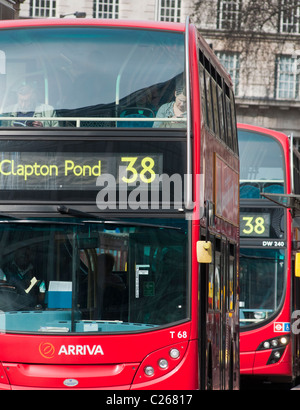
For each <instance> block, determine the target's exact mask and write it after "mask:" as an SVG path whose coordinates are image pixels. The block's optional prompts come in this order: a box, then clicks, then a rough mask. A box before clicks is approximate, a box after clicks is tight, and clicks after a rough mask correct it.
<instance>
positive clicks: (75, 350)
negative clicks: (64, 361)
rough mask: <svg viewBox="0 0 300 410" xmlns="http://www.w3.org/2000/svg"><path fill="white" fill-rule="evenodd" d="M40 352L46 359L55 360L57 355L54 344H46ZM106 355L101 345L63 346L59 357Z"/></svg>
mask: <svg viewBox="0 0 300 410" xmlns="http://www.w3.org/2000/svg"><path fill="white" fill-rule="evenodd" d="M39 352H40V354H41V356H43V357H44V358H45V359H53V358H54V355H55V347H54V346H53V344H52V343H49V342H45V343H41V344H40V346H39ZM98 354H100V355H102V356H103V355H104V352H103V350H102V347H101V346H100V345H94V346H89V345H68V346H66V345H62V346H61V347H60V349H59V352H58V356H62V355H65V356H97V355H98Z"/></svg>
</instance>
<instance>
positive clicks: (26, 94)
mask: <svg viewBox="0 0 300 410" xmlns="http://www.w3.org/2000/svg"><path fill="white" fill-rule="evenodd" d="M3 116H7V117H16V119H15V120H12V121H2V127H58V125H59V124H58V121H57V120H53V121H52V120H45V121H39V120H38V118H41V117H56V113H55V111H54V109H53V107H52V106H51V105H48V104H40V103H38V99H37V94H36V90H35V88H34V87H33V86H31V85H24V86H22V87H21V88H20V89H19V90H18V102H17V104H15V105H14V106H13V107H11V109H10V112H9V113H5V114H3ZM18 117H33V118H34V119H33V120H32V121H30V120H18Z"/></svg>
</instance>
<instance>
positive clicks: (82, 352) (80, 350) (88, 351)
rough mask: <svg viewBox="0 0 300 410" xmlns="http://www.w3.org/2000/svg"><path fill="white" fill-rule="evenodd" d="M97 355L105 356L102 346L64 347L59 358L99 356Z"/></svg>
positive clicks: (59, 353)
mask: <svg viewBox="0 0 300 410" xmlns="http://www.w3.org/2000/svg"><path fill="white" fill-rule="evenodd" d="M97 354H101V355H102V356H103V355H104V353H103V350H102V347H101V346H100V345H94V346H89V345H68V346H65V345H62V346H61V348H60V350H59V352H58V356H61V355H66V356H97Z"/></svg>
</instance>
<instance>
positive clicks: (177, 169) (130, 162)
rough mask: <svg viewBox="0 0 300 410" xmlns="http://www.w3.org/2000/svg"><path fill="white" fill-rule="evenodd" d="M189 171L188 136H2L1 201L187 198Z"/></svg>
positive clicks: (173, 199) (157, 199) (164, 199)
mask: <svg viewBox="0 0 300 410" xmlns="http://www.w3.org/2000/svg"><path fill="white" fill-rule="evenodd" d="M185 173H186V141H184V139H183V140H181V141H180V140H177V141H170V140H169V141H159V140H157V139H156V140H153V141H146V140H142V141H128V140H127V141H126V140H119V139H115V140H107V139H106V140H102V141H99V140H98V141H97V140H89V139H87V140H84V139H82V140H75V141H74V140H71V139H70V140H67V139H62V140H55V141H43V140H35V141H34V140H17V139H16V140H3V141H0V201H7V200H9V201H21V202H23V201H39V202H40V201H51V202H53V201H59V202H61V201H63V202H64V201H78V202H89V203H90V202H91V201H92V202H95V201H96V200H97V198H98V199H99V198H100V199H99V200H100V201H104V202H114V203H115V204H117V203H118V202H119V197H120V195H121V196H122V195H123V196H122V198H123V201H124V200H125V197H126V198H128V197H129V195H130V193H132V192H133V191H135V200H136V201H137V202H138V201H140V202H143V201H144V202H145V201H146V202H147V201H148V200H151V198H152V199H153V198H154V199H155V201H156V202H162V200H163V201H164V202H168V203H170V204H171V203H173V202H174V201H175V199H176V200H177V202H178V201H179V202H182V203H183V200H184V198H183V196H184V175H185ZM162 180H163V181H167V185H165V186H164V184H163V183H162ZM166 187H167V189H165V188H166ZM100 191H101V193H100ZM124 191H125V194H124ZM167 191H168V192H167ZM144 192H146V194H145V195H144V194H143V193H144ZM166 192H167V194H168V197H167V196H166V195H165V194H166ZM133 196H134V195H133V194H132V197H133ZM162 196H164V198H162ZM148 197H149V198H148ZM126 200H127V199H126Z"/></svg>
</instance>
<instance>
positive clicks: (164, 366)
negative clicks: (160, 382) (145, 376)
mask: <svg viewBox="0 0 300 410" xmlns="http://www.w3.org/2000/svg"><path fill="white" fill-rule="evenodd" d="M158 366H159V367H160V368H161V369H167V368H168V366H169V363H168V360H166V359H160V360H159V362H158Z"/></svg>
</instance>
